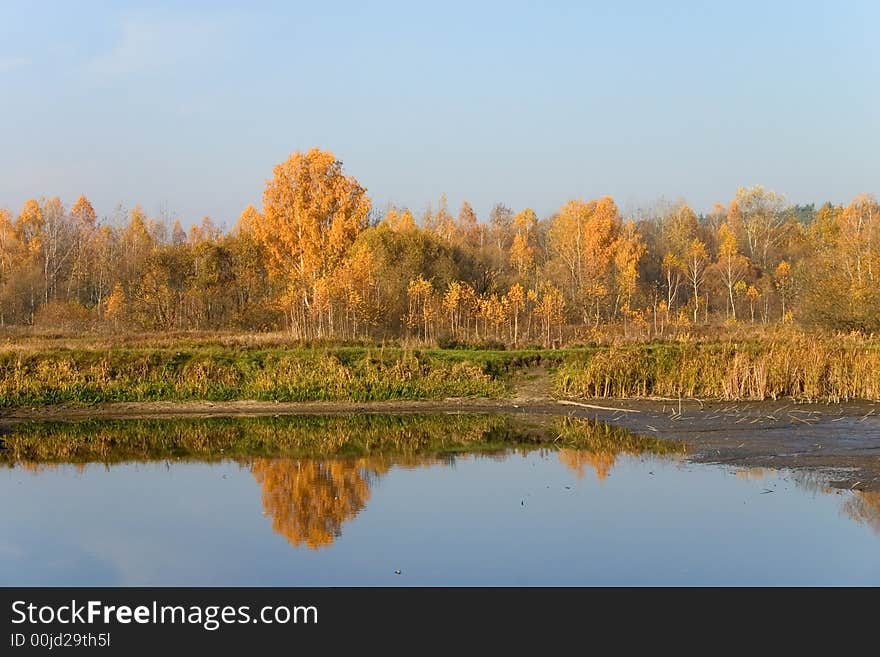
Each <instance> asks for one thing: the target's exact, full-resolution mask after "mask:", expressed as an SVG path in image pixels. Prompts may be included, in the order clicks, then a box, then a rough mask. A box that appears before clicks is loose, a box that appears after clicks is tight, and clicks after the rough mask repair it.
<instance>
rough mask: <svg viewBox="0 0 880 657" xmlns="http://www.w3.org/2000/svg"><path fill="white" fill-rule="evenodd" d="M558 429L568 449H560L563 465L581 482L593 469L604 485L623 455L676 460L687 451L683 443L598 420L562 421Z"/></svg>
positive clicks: (558, 424) (557, 433)
mask: <svg viewBox="0 0 880 657" xmlns="http://www.w3.org/2000/svg"><path fill="white" fill-rule="evenodd" d="M554 429H555V433H556V435H557V440H559V441H561V443H560V445H566V447H562V446H560V448H559V462H560V463H562V464H563V465H565V466H566V467H568V468H569V469H571V470H572V471H573V472H574V473H575V475H576V476H577V478H578V479H583V477H584V472H585V470H586V466H589V467H591V468H593V470H595V471H596V478H597V479H598V480H599V481H604V480H605V479H606V478H607V477H608V474H609V473H610V472H611V468H612V467H614V464H615V462H616V461H617V457H618V456H620V455H621V454H625V455H628V456H641V455H650V456H658V457H670V458H675V457H679V456H681V455H682V454H684V453H685V451H686V447H685V445H684V444H683V443H681V442H679V441H676V440H664V439H662V438H655V437H651V436H641V435H638V434H635V433H632V432H630V431H627V430H626V429H624V428H622V427H618V426H614V425H611V424H605V423H603V422H599V421H596V420H587V419H584V418H572V417H567V418H562V419H559V420H557V421H556V422H555V424H554Z"/></svg>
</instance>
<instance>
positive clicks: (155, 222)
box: [0, 149, 880, 346]
mask: <svg viewBox="0 0 880 657" xmlns="http://www.w3.org/2000/svg"><path fill="white" fill-rule="evenodd" d="M877 276H880V206H878V203H877V201H876V200H875V199H874V198H873V197H871V196H868V195H860V196H857V197H856V198H855V199H853V200H852V202H851V203H849V205H846V206H839V205H832V204H830V203H826V204H824V205H822V206H821V207H819V208H818V209H817V208H815V206H813V205H809V206H797V205H795V206H792V205H788V204H786V202H785V200H784V198H783V197H782V196H781V195H780V194H777V193H776V192H773V191H771V190H768V189H765V188H764V187H761V186H755V187H751V188H740V189H739V190H737V191H736V194H735V195H734V197H733V199H732V200H731V201H730V203H729V204H728V205H727V206H723V205H721V204H716V205H715V207H714V208H713V209H712V211H711V212H709V213H708V214H706V215H698V214H697V213H695V212H694V211H693V210H692V209H691V208H690V207H689V206H688V205H687V204H686V203H684V202H681V201H680V202H674V203H658V204H656V205H654V206H653V207H651V208H648V209H644V210H639V211H637V212H634V213H633V214H632V216H627V217H624V216H622V215H621V213H620V211H619V209H618V207H617V205H616V204H615V203H614V201H613V199H612V198H611V197H608V196H605V197H602V198H598V199H593V200H579V199H575V200H571V201H569V202H567V203H566V204H565V205H563V206H562V207H561V208H559V210H558V211H557V212H555V213H554V214H552V215H551V216H549V217H543V218H540V217H538V216H537V214H536V213H535V212H534V211H533V210H531V209H529V208H524V209H520V210H514V209H511V208H509V207H507V206H505V205H504V204H501V203H499V204H497V205H495V206H494V207H493V208H492V210H491V211H490V213H489V216H488V217H486V218H485V220H483V221H481V220H479V218H478V217H477V215H476V213H475V212H474V210H473V208H472V207H471V205H470V204H469V203H467V202H464V203H463V204H462V205H461V208H460V209H459V210H458V212H457V213H453V212H452V211H450V209H449V208H448V206H447V203H446V200H445V197H441V199H440V201H439V203H438V204H437V205H436V207H432V206H429V207H428V208H427V209H425V210H424V211H422V212H420V213H418V215H416V214H415V213H413V212H412V211H411V210H410V209H408V208H402V207H395V206H389V207H387V208H385V209H384V211H379V210H377V209H376V208H375V207H373V206H372V204H371V201H370V199H369V197H368V196H367V192H366V190H365V189H364V188H363V187H362V186H361V185H360V184H359V183H358V182H357V180H356V179H355V178H353V177H351V176H349V175H346V173H345V171H344V170H343V166H342V163H341V162H340V161H339V160H337V159H336V158H335V156H334V155H333V154H332V153H329V152H326V151H321V150H319V149H312V150H310V151H308V152H304V153H303V152H296V153H294V154H293V155H291V156H290V158H289V159H288V160H286V161H285V162H282V163H280V164H279V165H278V166H276V167H275V169H274V172H273V176H272V177H271V178H270V179H269V180H268V182H267V183H266V188H265V192H264V195H263V203H262V207H261V208H259V209H258V208H256V207H254V206H248V207H247V208H245V209H244V211H243V212H242V213H241V216H240V218H239V220H238V222H237V224H236V225H235V226H234V228H233V229H232V230H230V231H228V232H226V231H223V230H221V229H220V228H218V227H217V226H216V225H215V224H214V223H213V222H212V221H211V220H210V219H209V218H205V219H204V220H202V221H201V222H200V223H198V224H195V225H193V226H192V227H191V228H189V230H184V228H183V227H182V225H181V223H180V221H179V220H175V221H173V222H172V221H169V220H167V219H157V218H151V217H148V216H147V215H146V213H145V212H144V211H143V210H142V209H141V208H140V207H139V206H137V207H135V208H133V209H132V210H130V211H128V212H127V213H125V215H124V217H119V218H117V220H116V221H111V220H107V219H104V220H99V219H98V217H97V215H96V213H95V210H94V209H93V207H92V205H91V203H90V202H89V200H88V199H87V198H86V197H85V196H81V197H80V198H78V199H77V200H76V201H75V202H74V203H73V204H72V205H70V206H69V207H66V206H65V205H64V204H63V203H62V201H61V200H60V199H58V198H48V199H41V200H35V199H31V200H28V201H27V202H25V204H24V206H23V207H22V208H21V210H20V212H19V213H18V214H17V215H16V214H14V213H13V212H11V211H9V210H6V209H2V208H0V325H2V326H11V325H34V326H38V327H45V328H55V329H64V330H93V329H105V330H106V329H110V330H151V331H179V330H191V329H200V330H218V329H227V330H232V329H234V330H248V331H268V330H282V329H283V330H287V331H290V332H291V333H292V334H293V335H294V336H295V337H297V338H302V339H322V338H332V339H362V338H370V339H394V338H400V337H405V336H410V337H415V338H419V339H422V340H425V341H430V342H440V343H443V344H446V343H453V342H458V343H486V342H502V343H505V344H511V345H523V344H544V345H548V346H549V345H558V344H563V343H568V342H572V341H577V340H584V339H589V338H590V336H591V335H592V334H594V333H595V332H597V331H605V332H607V331H609V330H611V331H615V332H619V333H621V334H623V335H626V336H637V337H655V336H664V335H671V334H675V333H679V332H681V331H687V330H692V329H693V328H694V327H698V326H706V325H710V326H719V325H731V326H732V325H736V324H738V323H754V324H776V323H792V322H796V323H801V324H817V325H821V326H825V327H830V328H835V329H846V330H862V331H873V330H876V329H877V328H878V325H880V293H878V285H877V281H876V280H875V277H877Z"/></svg>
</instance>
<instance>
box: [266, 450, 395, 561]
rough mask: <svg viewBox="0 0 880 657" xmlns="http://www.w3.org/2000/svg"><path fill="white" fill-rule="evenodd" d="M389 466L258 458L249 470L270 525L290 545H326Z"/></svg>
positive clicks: (367, 462)
mask: <svg viewBox="0 0 880 657" xmlns="http://www.w3.org/2000/svg"><path fill="white" fill-rule="evenodd" d="M387 470H388V464H387V463H386V462H384V461H383V460H381V459H371V458H359V459H332V460H314V459H257V460H255V461H254V462H253V464H252V465H251V471H252V472H253V474H254V477H255V478H256V480H257V483H259V484H260V486H262V488H263V508H264V509H265V510H266V512H267V513H268V514H270V515H271V516H272V528H273V529H274V530H275V531H276V532H278V533H279V534H282V535H283V536H284V537H286V538H287V540H288V541H289V542H290V544H291V545H294V546H297V547H298V546H300V545H306V546H308V547H309V548H312V549H317V548H320V547H323V546H326V545H330V544H331V543H332V542H333V540H334V539H335V538H336V537H337V536H339V535H340V534H341V533H342V525H343V524H344V523H345V522H347V521H349V520H352V519H353V518H354V517H355V516H356V515H357V514H358V513H359V512H360V510H361V509H363V508H364V506H365V505H366V503H367V500H369V499H370V486H371V484H373V483H374V481H375V479H376V478H377V477H379V476H381V475H382V474H384V473H385V472H387Z"/></svg>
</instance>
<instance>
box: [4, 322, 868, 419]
mask: <svg viewBox="0 0 880 657" xmlns="http://www.w3.org/2000/svg"><path fill="white" fill-rule="evenodd" d="M245 338H247V336H238V337H230V338H226V339H220V338H217V339H210V340H209V339H204V340H195V339H192V338H185V337H180V338H179V339H178V340H177V342H174V341H173V340H171V341H169V340H167V339H164V338H162V339H160V338H156V340H157V342H156V343H155V344H153V345H151V343H150V341H149V340H146V339H144V338H142V339H139V340H134V338H121V339H120V341H119V345H117V346H111V345H110V344H109V343H106V344H105V343H102V342H94V341H88V340H85V339H83V340H82V341H75V340H74V341H66V342H65V341H64V340H61V339H58V340H51V341H45V340H44V341H41V342H33V341H28V340H24V339H22V340H18V341H11V342H7V343H6V344H4V345H2V346H0V414H4V412H3V410H2V409H16V408H26V407H40V406H53V405H85V406H93V405H96V404H106V403H119V402H181V403H194V402H213V403H219V402H229V401H249V402H260V403H275V402H279V403H288V402H318V401H332V402H352V403H354V402H382V401H398V402H411V401H425V400H431V401H441V400H444V399H448V398H469V399H478V398H485V399H494V400H517V399H523V398H526V399H531V400H534V399H550V398H553V399H560V398H567V399H576V400H577V399H580V400H588V399H617V398H654V397H670V398H679V397H681V398H685V399H686V398H701V399H706V400H724V401H762V400H782V399H791V400H794V401H798V402H832V403H839V402H846V401H854V400H867V401H871V400H880V343H878V342H876V341H874V340H869V339H866V338H863V337H859V336H826V337H821V336H815V335H807V334H802V333H792V334H790V335H787V336H782V337H780V336H776V337H773V338H768V339H755V340H747V341H732V340H724V341H704V342H698V341H677V342H651V343H644V344H625V345H610V346H598V345H587V346H582V347H578V348H570V349H559V350H548V349H522V350H481V349H437V348H423V349H412V348H403V347H396V346H395V347H383V346H366V345H311V346H295V345H292V344H283V343H280V342H272V341H269V340H268V339H267V338H265V337H261V336H253V341H250V342H249V341H247V340H246V339H245Z"/></svg>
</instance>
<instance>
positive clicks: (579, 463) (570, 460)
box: [559, 449, 615, 481]
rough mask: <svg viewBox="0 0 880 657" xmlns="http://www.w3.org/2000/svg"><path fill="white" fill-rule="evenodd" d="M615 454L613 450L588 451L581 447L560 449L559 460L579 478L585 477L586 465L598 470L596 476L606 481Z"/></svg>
mask: <svg viewBox="0 0 880 657" xmlns="http://www.w3.org/2000/svg"><path fill="white" fill-rule="evenodd" d="M614 460H615V456H614V454H613V453H611V452H587V451H584V450H580V449H560V450H559V462H560V463H562V464H563V465H565V466H567V467H568V468H569V469H570V470H572V471H573V472H574V473H575V474H576V475H577V478H578V479H583V478H584V468H585V466H590V467H591V468H593V469H594V470H595V471H596V478H597V479H598V480H599V481H604V479H605V478H606V477H607V476H608V473H609V472H611V468H612V467H613V466H614Z"/></svg>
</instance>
